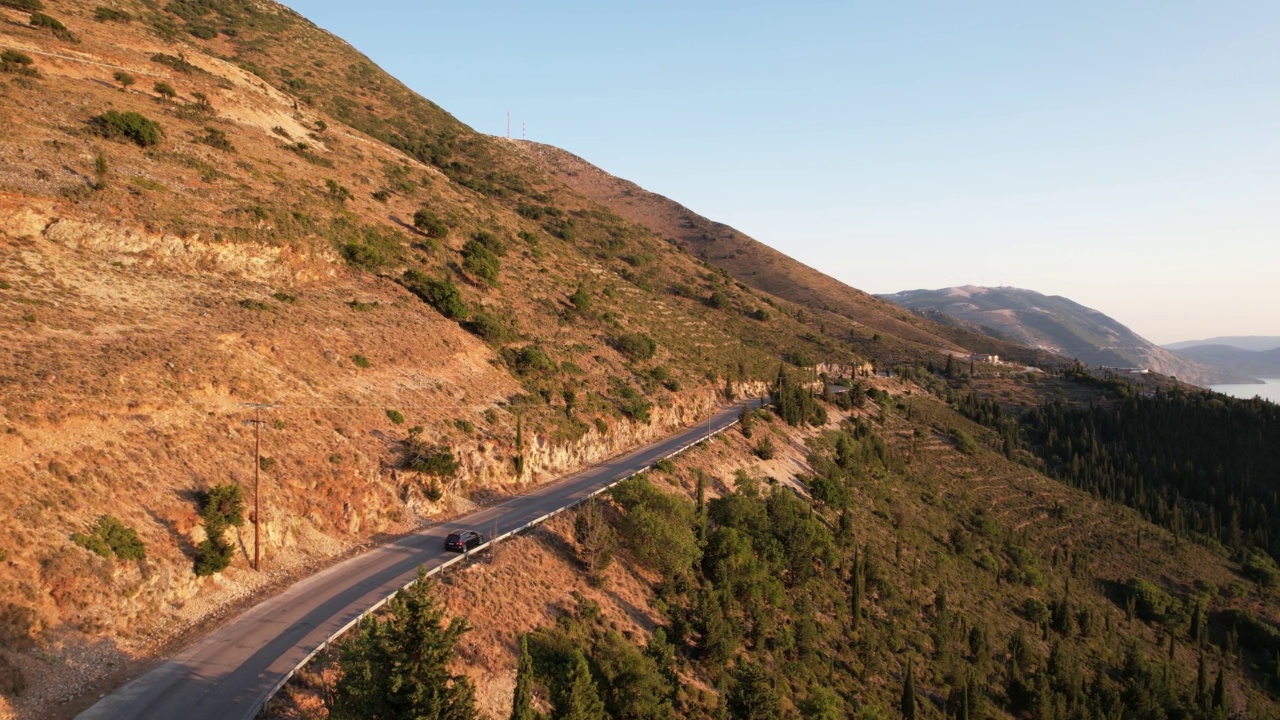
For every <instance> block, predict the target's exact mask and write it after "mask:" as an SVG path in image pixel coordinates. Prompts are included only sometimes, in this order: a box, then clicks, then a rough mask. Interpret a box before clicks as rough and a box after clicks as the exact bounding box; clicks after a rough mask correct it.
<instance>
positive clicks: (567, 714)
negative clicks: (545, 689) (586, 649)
mask: <svg viewBox="0 0 1280 720" xmlns="http://www.w3.org/2000/svg"><path fill="white" fill-rule="evenodd" d="M607 717H608V716H607V715H606V714H605V711H604V701H603V700H601V699H600V691H599V689H597V688H596V681H595V680H594V679H592V677H591V668H590V667H588V666H587V659H586V658H585V657H584V656H583V655H582V652H581V651H579V650H575V651H574V652H573V667H571V668H570V669H569V678H568V680H567V681H566V682H565V687H564V691H563V693H562V694H561V697H560V702H558V703H556V712H555V715H554V718H555V720H606V718H607Z"/></svg>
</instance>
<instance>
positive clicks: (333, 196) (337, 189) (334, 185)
mask: <svg viewBox="0 0 1280 720" xmlns="http://www.w3.org/2000/svg"><path fill="white" fill-rule="evenodd" d="M303 149H305V148H303ZM324 191H325V195H327V196H329V199H330V200H335V201H337V202H339V203H345V202H346V201H348V200H350V199H351V198H352V195H351V191H350V190H348V189H346V188H345V187H343V186H342V185H340V184H339V183H338V181H337V180H334V179H333V178H329V179H327V180H325V181H324Z"/></svg>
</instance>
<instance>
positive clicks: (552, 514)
mask: <svg viewBox="0 0 1280 720" xmlns="http://www.w3.org/2000/svg"><path fill="white" fill-rule="evenodd" d="M758 399H759V398H756V400H758ZM751 402H753V401H752V400H748V401H747V402H746V403H743V405H749V404H750V403H751ZM737 424H738V419H737V418H733V419H732V420H730V421H729V423H728V424H727V425H725V426H724V427H720V428H716V429H715V430H713V431H711V432H709V433H707V434H706V435H704V436H702V437H701V438H699V439H697V440H695V441H693V442H691V443H688V444H685V445H683V446H681V447H680V449H679V450H676V451H674V452H670V453H667V454H666V455H663V456H662V457H660V458H658V459H657V460H655V461H653V462H652V463H650V464H648V465H645V466H644V467H643V468H641V469H639V470H637V471H635V472H633V473H631V474H630V475H627V476H625V477H620V478H618V479H617V480H614V481H613V482H610V483H608V484H606V485H601V486H600V487H598V488H596V489H595V490H592V491H591V492H589V493H587V494H586V495H584V496H583V497H580V498H578V499H577V500H574V501H573V502H570V503H568V504H566V505H564V506H563V507H560V508H557V509H555V510H552V511H551V512H549V513H547V514H546V515H543V516H541V517H538V518H535V519H533V520H530V521H529V522H527V523H525V524H524V525H521V526H520V527H518V528H516V529H514V530H508V531H507V532H505V533H503V534H501V535H499V536H497V537H494V538H489V539H488V540H486V541H485V542H483V543H481V544H480V545H477V546H476V548H475V549H476V551H477V552H478V551H480V550H484V549H485V548H487V547H489V546H490V545H492V544H493V543H496V542H499V541H502V540H506V539H507V538H509V537H512V536H513V535H518V534H520V533H522V532H524V531H526V530H528V529H529V528H532V527H535V526H537V525H541V524H542V523H544V522H546V521H547V520H550V519H551V518H553V517H555V516H556V515H559V514H560V513H562V512H564V511H565V510H569V509H572V508H575V507H577V506H579V505H581V504H582V503H584V502H586V501H588V500H590V499H591V498H593V497H595V496H597V495H599V494H601V493H604V492H608V491H609V490H612V489H613V488H614V486H615V485H617V484H618V483H620V482H622V481H624V480H630V479H631V478H633V477H635V476H636V475H639V474H640V473H643V472H648V471H649V470H652V469H653V466H654V465H657V464H658V463H659V462H660V461H662V460H667V459H669V458H673V457H675V456H677V455H679V454H681V453H683V452H684V451H686V450H688V449H689V448H691V447H693V446H695V445H698V444H699V443H703V442H706V441H708V440H710V439H711V438H713V437H715V436H716V435H719V434H720V433H722V432H724V431H725V430H728V429H729V428H731V427H733V426H734V425H737ZM469 554H470V553H469V551H465V552H464V553H463V554H462V555H458V556H457V557H453V558H449V559H448V560H445V561H444V562H442V563H440V564H439V565H437V566H435V567H433V568H431V569H430V570H428V571H426V573H424V574H423V576H422V577H423V578H429V577H431V576H432V575H435V574H437V573H439V572H440V571H441V570H444V569H445V568H447V567H449V566H450V565H453V564H454V563H457V562H461V561H463V560H464V559H467V558H468V557H469ZM416 582H418V578H416V577H415V578H414V579H412V580H410V581H409V582H407V583H405V584H404V585H403V586H401V587H400V589H399V590H396V591H395V592H393V593H391V594H390V595H388V596H386V597H384V598H382V599H381V600H379V601H378V602H376V603H374V604H373V605H372V606H370V607H369V608H368V609H367V610H365V611H364V612H362V613H360V614H359V615H357V616H356V617H355V618H354V619H352V620H351V621H350V622H348V623H347V624H345V625H343V626H342V627H340V628H338V629H337V630H336V631H334V633H333V634H332V635H330V636H329V637H328V638H326V639H325V640H324V642H322V643H320V646H319V647H317V648H316V649H315V650H312V651H311V652H309V653H307V656H306V657H304V658H303V659H302V661H301V662H299V663H298V664H297V665H294V666H293V669H291V670H290V671H289V672H288V673H286V674H285V676H284V677H283V678H281V679H280V682H278V683H276V684H275V687H273V688H271V692H269V693H267V694H266V696H265V697H263V698H262V700H261V701H260V702H258V704H257V705H255V706H254V709H253V712H251V713H249V714H248V715H246V716H245V720H251V719H252V718H256V717H258V716H259V715H261V714H262V711H263V710H266V709H267V703H269V702H271V698H273V697H275V696H276V693H278V692H280V690H281V688H283V687H284V686H285V685H286V684H288V682H289V681H290V680H292V679H293V676H294V675H296V674H298V671H299V670H301V669H302V668H303V667H306V664H307V663H309V662H311V661H312V660H314V659H315V657H316V656H317V655H319V654H320V653H322V652H324V651H325V650H326V649H328V648H329V646H330V645H332V644H333V641H334V640H337V639H338V638H339V637H341V636H343V635H345V634H346V633H347V631H348V630H350V629H351V628H353V627H355V626H356V625H358V624H359V623H360V621H362V620H364V619H365V618H367V617H369V616H370V615H372V614H373V613H375V612H377V611H378V610H379V609H381V608H382V606H383V605H386V604H387V603H388V602H390V601H391V598H393V597H395V596H396V595H398V594H399V593H400V591H401V590H406V589H408V588H410V587H412V586H413V584H414V583H416Z"/></svg>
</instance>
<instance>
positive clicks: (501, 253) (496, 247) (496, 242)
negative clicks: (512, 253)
mask: <svg viewBox="0 0 1280 720" xmlns="http://www.w3.org/2000/svg"><path fill="white" fill-rule="evenodd" d="M471 239H472V240H475V241H476V242H478V243H480V244H481V245H483V246H484V247H485V249H486V250H488V251H489V252H491V253H493V254H494V255H496V256H498V257H506V256H507V244H506V243H504V242H502V240H500V239H498V236H497V235H494V234H493V233H491V232H483V231H481V232H478V233H476V234H475V235H472V236H471Z"/></svg>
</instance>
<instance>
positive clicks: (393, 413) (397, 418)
mask: <svg viewBox="0 0 1280 720" xmlns="http://www.w3.org/2000/svg"><path fill="white" fill-rule="evenodd" d="M387 419H388V420H390V421H391V422H393V423H395V424H397V425H403V424H404V413H402V412H400V411H399V410H388V411H387Z"/></svg>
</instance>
